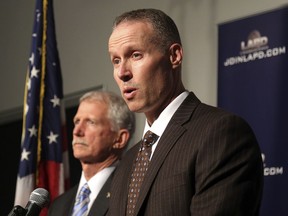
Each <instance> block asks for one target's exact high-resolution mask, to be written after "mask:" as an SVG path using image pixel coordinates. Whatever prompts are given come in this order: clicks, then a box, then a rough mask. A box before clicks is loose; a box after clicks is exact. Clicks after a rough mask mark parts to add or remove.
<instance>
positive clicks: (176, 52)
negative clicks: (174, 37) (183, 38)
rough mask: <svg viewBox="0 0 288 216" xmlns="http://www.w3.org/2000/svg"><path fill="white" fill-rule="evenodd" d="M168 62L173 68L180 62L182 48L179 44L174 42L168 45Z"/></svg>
mask: <svg viewBox="0 0 288 216" xmlns="http://www.w3.org/2000/svg"><path fill="white" fill-rule="evenodd" d="M169 53H170V62H171V64H172V67H173V68H177V67H179V66H180V65H181V63H182V58H183V48H182V46H181V45H180V44H178V43H174V44H172V45H171V46H170V49H169Z"/></svg>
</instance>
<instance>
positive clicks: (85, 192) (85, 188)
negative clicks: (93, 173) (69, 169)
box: [80, 183, 91, 197]
mask: <svg viewBox="0 0 288 216" xmlns="http://www.w3.org/2000/svg"><path fill="white" fill-rule="evenodd" d="M90 193H91V191H90V188H89V186H88V184H87V183H85V184H84V185H83V186H82V188H81V190H80V194H82V196H83V195H84V196H87V197H88V196H89V194H90Z"/></svg>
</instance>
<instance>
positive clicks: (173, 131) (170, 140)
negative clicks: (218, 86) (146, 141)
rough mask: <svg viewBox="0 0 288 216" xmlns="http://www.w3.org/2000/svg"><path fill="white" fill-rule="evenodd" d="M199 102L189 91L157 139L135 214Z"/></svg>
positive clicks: (184, 130)
mask: <svg viewBox="0 0 288 216" xmlns="http://www.w3.org/2000/svg"><path fill="white" fill-rule="evenodd" d="M199 104H200V101H199V100H198V99H197V98H196V96H195V95H194V94H193V93H192V92H191V93H190V94H189V95H188V97H187V98H186V99H185V100H184V102H183V103H182V104H181V105H180V107H179V108H178V110H177V111H176V112H175V114H174V115H173V117H172V118H171V120H170V122H169V124H168V125H167V127H166V129H165V131H164V133H163V135H162V136H161V138H160V140H159V143H158V144H157V147H156V149H155V152H154V154H153V157H152V159H151V162H150V165H149V171H148V172H147V173H146V176H145V179H144V182H143V184H142V187H141V193H140V195H139V198H138V201H137V205H136V207H135V213H136V215H137V214H138V212H139V210H140V208H141V206H142V204H143V202H144V200H145V198H146V196H147V194H148V191H149V190H150V187H151V185H152V182H153V181H154V179H155V177H156V175H157V173H158V171H159V169H160V167H161V165H162V164H163V162H164V160H165V158H166V157H167V155H168V154H169V151H170V150H171V148H172V147H173V146H174V145H175V143H176V142H177V140H178V139H179V138H180V137H181V136H182V134H183V133H185V132H186V129H185V127H183V124H185V122H187V121H188V120H189V119H190V118H191V115H192V113H193V111H194V110H195V108H196V107H197V105H199Z"/></svg>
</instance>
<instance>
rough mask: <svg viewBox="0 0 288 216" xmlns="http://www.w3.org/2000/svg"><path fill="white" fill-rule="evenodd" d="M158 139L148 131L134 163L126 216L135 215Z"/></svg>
mask: <svg viewBox="0 0 288 216" xmlns="http://www.w3.org/2000/svg"><path fill="white" fill-rule="evenodd" d="M157 139H158V136H157V135H156V134H154V133H152V132H151V131H147V132H146V133H145V135H144V138H143V140H142V143H141V147H140V149H139V152H138V155H137V158H136V161H135V162H134V170H133V172H132V175H131V180H130V184H129V191H128V203H127V211H126V215H131V216H132V215H134V208H135V206H136V202H137V199H138V196H139V192H140V188H141V185H142V182H143V179H144V176H145V173H146V171H147V169H148V165H149V159H150V156H151V151H152V149H151V148H152V145H153V144H154V143H155V142H156V141H157Z"/></svg>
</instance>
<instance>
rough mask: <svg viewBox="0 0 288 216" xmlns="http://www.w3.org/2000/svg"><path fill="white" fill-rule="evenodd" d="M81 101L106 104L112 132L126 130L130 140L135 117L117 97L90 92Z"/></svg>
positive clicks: (110, 93)
mask: <svg viewBox="0 0 288 216" xmlns="http://www.w3.org/2000/svg"><path fill="white" fill-rule="evenodd" d="M82 101H99V102H103V103H105V104H107V106H108V116H107V117H108V118H109V120H110V122H111V125H112V130H113V131H118V130H120V129H127V130H128V131H129V133H130V138H131V137H132V135H133V133H134V131H135V115H134V113H133V112H131V111H130V110H129V108H128V106H127V104H126V103H125V101H124V100H123V98H122V97H120V96H119V95H117V94H115V93H113V92H108V91H105V92H104V91H90V92H87V93H85V94H84V95H83V96H82V97H81V98H80V99H79V102H80V103H81V102H82Z"/></svg>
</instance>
